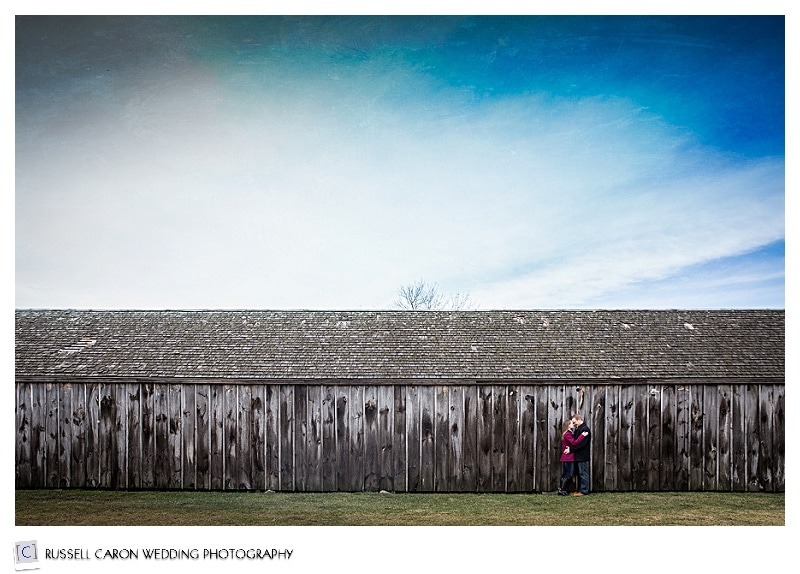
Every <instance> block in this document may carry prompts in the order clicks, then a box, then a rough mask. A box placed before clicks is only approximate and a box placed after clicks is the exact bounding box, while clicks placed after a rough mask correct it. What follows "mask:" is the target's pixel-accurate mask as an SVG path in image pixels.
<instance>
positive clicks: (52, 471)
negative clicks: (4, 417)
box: [45, 383, 61, 488]
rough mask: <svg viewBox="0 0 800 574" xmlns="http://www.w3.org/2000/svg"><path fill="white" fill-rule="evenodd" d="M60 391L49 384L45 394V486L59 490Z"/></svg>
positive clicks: (57, 387)
mask: <svg viewBox="0 0 800 574" xmlns="http://www.w3.org/2000/svg"><path fill="white" fill-rule="evenodd" d="M58 390H59V385H57V384H55V383H47V384H46V386H45V393H46V396H47V399H46V400H47V406H46V407H45V408H46V411H47V420H46V421H45V436H46V441H47V442H46V444H47V450H46V453H47V455H46V456H47V481H46V483H45V486H46V487H47V488H59V487H60V485H61V469H60V466H59V464H60V461H59V455H58V454H59V440H60V432H59V428H58V421H59V418H60V417H59V413H58V406H59V400H58Z"/></svg>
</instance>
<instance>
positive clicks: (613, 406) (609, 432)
mask: <svg viewBox="0 0 800 574" xmlns="http://www.w3.org/2000/svg"><path fill="white" fill-rule="evenodd" d="M605 391H606V392H605V394H606V413H605V415H606V416H605V417H604V420H605V454H604V461H605V465H604V467H603V468H604V472H605V480H601V479H600V477H598V478H597V479H595V481H593V482H594V484H596V485H598V487H599V488H601V489H602V490H612V491H617V490H620V482H621V480H620V473H621V468H620V467H621V466H622V464H621V459H622V457H621V455H620V416H621V414H620V411H621V410H622V405H621V404H620V388H619V385H609V386H607V387H606V388H605Z"/></svg>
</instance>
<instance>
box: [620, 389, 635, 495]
mask: <svg viewBox="0 0 800 574" xmlns="http://www.w3.org/2000/svg"><path fill="white" fill-rule="evenodd" d="M635 404H636V387H635V386H634V385H620V387H619V408H618V412H619V436H618V439H619V450H618V457H619V472H618V474H617V481H618V482H617V488H618V490H620V491H622V492H627V491H630V490H634V473H633V429H634V424H635V420H634V416H635V409H634V406H635Z"/></svg>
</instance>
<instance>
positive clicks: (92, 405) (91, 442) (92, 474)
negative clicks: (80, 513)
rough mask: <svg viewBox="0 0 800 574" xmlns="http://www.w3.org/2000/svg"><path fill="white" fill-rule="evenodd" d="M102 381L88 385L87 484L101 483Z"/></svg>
mask: <svg viewBox="0 0 800 574" xmlns="http://www.w3.org/2000/svg"><path fill="white" fill-rule="evenodd" d="M100 387H101V384H100V383H89V384H87V386H86V407H87V415H86V417H87V419H88V422H87V425H86V451H85V452H86V486H87V487H88V488H95V487H97V486H99V485H100V437H99V432H100Z"/></svg>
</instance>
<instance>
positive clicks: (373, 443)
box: [363, 385, 381, 491]
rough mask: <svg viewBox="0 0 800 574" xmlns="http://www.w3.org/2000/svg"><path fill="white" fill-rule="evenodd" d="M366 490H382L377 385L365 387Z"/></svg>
mask: <svg viewBox="0 0 800 574" xmlns="http://www.w3.org/2000/svg"><path fill="white" fill-rule="evenodd" d="M363 401H364V403H363V404H364V471H363V472H364V490H366V491H377V490H380V473H381V453H380V442H379V441H380V436H379V429H378V394H377V387H375V386H372V385H370V386H367V387H366V388H365V389H364V398H363Z"/></svg>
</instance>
